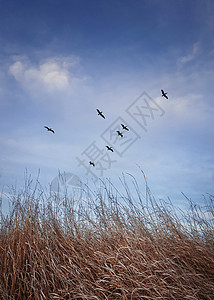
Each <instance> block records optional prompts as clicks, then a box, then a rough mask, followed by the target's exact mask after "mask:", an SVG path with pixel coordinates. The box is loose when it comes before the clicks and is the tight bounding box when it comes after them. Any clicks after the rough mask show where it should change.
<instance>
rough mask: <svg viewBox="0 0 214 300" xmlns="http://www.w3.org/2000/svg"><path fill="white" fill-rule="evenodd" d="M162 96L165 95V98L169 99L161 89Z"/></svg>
mask: <svg viewBox="0 0 214 300" xmlns="http://www.w3.org/2000/svg"><path fill="white" fill-rule="evenodd" d="M161 93H162V97H165V98H166V99H169V98H168V96H167V95H166V94H167V93H165V92H164V90H161Z"/></svg>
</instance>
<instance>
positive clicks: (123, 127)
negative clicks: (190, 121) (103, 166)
mask: <svg viewBox="0 0 214 300" xmlns="http://www.w3.org/2000/svg"><path fill="white" fill-rule="evenodd" d="M161 93H162V97H164V98H166V99H168V96H167V93H166V92H164V90H161ZM97 113H98V116H101V117H102V118H103V119H105V116H104V114H103V112H102V111H100V110H99V109H97ZM121 126H122V129H123V130H126V131H129V128H128V127H127V126H126V125H124V124H121ZM44 128H46V129H47V130H48V131H50V132H52V133H55V131H54V130H53V129H52V128H50V127H48V126H44ZM116 132H117V134H118V136H120V137H121V138H122V137H123V132H120V131H119V130H117V131H116ZM106 148H107V150H108V151H111V152H114V149H113V148H112V147H110V146H106ZM89 164H90V165H91V166H93V167H95V163H94V162H92V161H89Z"/></svg>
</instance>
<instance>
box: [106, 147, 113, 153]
mask: <svg viewBox="0 0 214 300" xmlns="http://www.w3.org/2000/svg"><path fill="white" fill-rule="evenodd" d="M106 148H107V150H110V151H111V152H114V150H113V149H112V147H109V146H106Z"/></svg>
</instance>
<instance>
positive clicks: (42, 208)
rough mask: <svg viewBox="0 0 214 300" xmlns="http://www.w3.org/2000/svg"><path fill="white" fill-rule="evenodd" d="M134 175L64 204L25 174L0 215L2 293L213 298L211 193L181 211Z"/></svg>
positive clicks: (4, 296) (13, 296) (6, 296)
mask: <svg viewBox="0 0 214 300" xmlns="http://www.w3.org/2000/svg"><path fill="white" fill-rule="evenodd" d="M133 183H134V186H135V191H136V195H137V196H138V200H136V199H135V200H133V199H132V198H133V197H132V196H131V192H130V190H129V188H128V185H127V184H126V183H125V182H124V187H125V190H126V194H125V195H120V193H119V192H116V190H115V189H114V188H113V187H112V186H111V185H110V186H108V187H107V186H106V185H105V184H104V183H103V185H102V187H101V188H100V189H99V192H98V193H97V195H92V196H90V195H89V192H87V194H85V196H84V197H83V199H84V200H83V199H82V201H79V202H78V203H75V202H74V201H67V200H68V199H66V195H65V199H64V200H66V201H65V202H66V205H64V206H62V210H63V211H62V210H59V209H58V208H57V209H56V208H53V207H52V206H51V205H50V203H51V201H53V197H54V196H53V195H44V192H40V191H39V188H38V186H37V187H36V188H35V189H34V190H33V191H32V190H31V188H30V185H31V182H30V183H29V182H28V183H27V185H26V186H25V190H24V192H23V193H21V194H18V195H16V196H14V197H13V199H12V201H13V210H12V211H11V215H10V217H9V219H7V220H6V219H4V218H3V216H2V219H1V231H0V255H1V259H0V296H1V299H176V300H177V299H191V300H193V299H207V300H208V299H210V300H211V299H214V240H213V196H209V204H207V206H206V211H204V209H202V208H200V207H198V206H195V205H193V204H192V203H191V202H190V204H191V209H190V211H188V212H186V213H183V215H182V216H181V215H180V216H179V217H178V216H177V215H176V212H175V210H174V208H173V206H171V205H167V204H164V205H163V204H161V203H157V202H156V201H155V200H154V199H152V197H151V195H150V192H149V189H148V187H147V186H146V191H147V192H146V197H145V198H146V199H145V198H144V197H143V196H142V195H141V192H140V191H139V189H138V187H137V185H136V182H135V181H134V179H133ZM55 197H57V195H55ZM135 198H136V197H135Z"/></svg>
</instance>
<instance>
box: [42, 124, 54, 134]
mask: <svg viewBox="0 0 214 300" xmlns="http://www.w3.org/2000/svg"><path fill="white" fill-rule="evenodd" d="M44 128H46V129H47V130H48V131H51V132H53V133H55V131H54V130H53V129H52V128H49V127H48V126H44Z"/></svg>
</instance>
